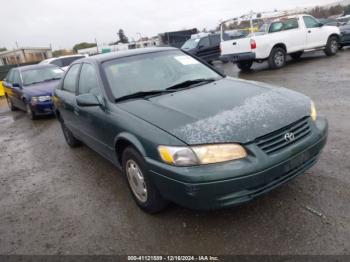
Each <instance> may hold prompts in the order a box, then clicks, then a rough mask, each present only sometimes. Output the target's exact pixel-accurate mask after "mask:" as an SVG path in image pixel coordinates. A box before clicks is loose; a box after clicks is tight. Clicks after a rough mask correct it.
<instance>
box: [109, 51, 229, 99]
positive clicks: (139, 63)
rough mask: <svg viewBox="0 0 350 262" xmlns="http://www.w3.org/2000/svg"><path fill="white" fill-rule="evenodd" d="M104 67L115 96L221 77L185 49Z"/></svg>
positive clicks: (147, 55) (115, 62) (123, 60)
mask: <svg viewBox="0 0 350 262" xmlns="http://www.w3.org/2000/svg"><path fill="white" fill-rule="evenodd" d="M103 69H104V72H105V74H106V77H107V80H108V84H109V88H110V89H111V92H112V94H113V96H114V98H120V97H123V96H127V95H131V94H135V93H137V92H147V91H155V90H159V91H161V90H166V89H167V88H169V87H171V86H174V85H177V84H179V83H182V82H185V81H191V80H197V79H220V78H222V77H221V76H220V75H219V74H218V73H216V72H215V71H213V70H212V69H210V68H209V67H207V66H206V65H204V64H202V63H200V62H199V61H198V60H196V59H194V58H192V57H191V56H189V55H186V54H184V53H183V52H181V51H177V50H176V51H166V52H157V53H149V54H142V55H136V56H131V57H125V58H119V59H115V60H112V61H108V62H105V63H104V64H103Z"/></svg>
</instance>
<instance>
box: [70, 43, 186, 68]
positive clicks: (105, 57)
mask: <svg viewBox="0 0 350 262" xmlns="http://www.w3.org/2000/svg"><path fill="white" fill-rule="evenodd" d="M173 50H179V49H178V48H174V47H146V48H137V49H131V50H125V51H117V52H111V53H106V54H100V55H95V56H89V57H87V58H83V59H79V61H77V62H73V64H74V63H81V62H83V61H95V62H99V63H103V62H105V61H109V60H113V59H116V58H122V57H127V56H134V55H142V54H149V53H156V52H163V51H173Z"/></svg>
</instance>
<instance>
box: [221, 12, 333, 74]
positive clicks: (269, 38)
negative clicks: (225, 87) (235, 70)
mask: <svg viewBox="0 0 350 262" xmlns="http://www.w3.org/2000/svg"><path fill="white" fill-rule="evenodd" d="M223 25H224V24H222V32H223V34H224V32H225V29H224V28H223ZM262 28H263V29H264V30H265V31H264V32H260V33H258V34H250V35H248V37H245V38H241V39H237V40H227V41H224V40H225V39H224V38H223V36H222V40H223V41H222V42H221V55H222V59H226V60H230V61H233V62H235V63H237V66H238V67H239V68H240V69H241V70H243V71H245V70H250V68H251V66H252V64H253V62H263V61H265V60H267V61H268V63H269V66H270V67H271V68H274V69H277V68H281V67H283V66H284V65H285V64H286V56H287V55H290V56H291V57H292V58H293V59H299V58H300V57H301V56H302V54H303V53H304V52H309V51H315V50H324V52H325V53H326V55H327V56H333V55H335V54H336V53H337V49H338V43H339V41H340V30H339V28H337V27H335V26H325V25H323V24H322V23H320V22H319V21H318V20H317V19H315V18H314V17H312V16H310V15H296V16H288V17H284V18H280V19H277V20H274V21H273V22H271V23H269V24H265V25H263V26H262Z"/></svg>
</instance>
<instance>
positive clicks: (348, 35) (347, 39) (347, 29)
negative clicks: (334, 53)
mask: <svg viewBox="0 0 350 262" xmlns="http://www.w3.org/2000/svg"><path fill="white" fill-rule="evenodd" d="M339 29H340V33H341V39H340V43H339V48H340V49H342V48H343V47H344V46H349V45H350V22H348V23H347V24H346V25H343V26H340V27H339Z"/></svg>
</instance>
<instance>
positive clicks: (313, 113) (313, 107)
mask: <svg viewBox="0 0 350 262" xmlns="http://www.w3.org/2000/svg"><path fill="white" fill-rule="evenodd" d="M310 116H311V118H312V120H313V121H316V119H317V111H316V107H315V104H314V102H312V101H311V113H310Z"/></svg>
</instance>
